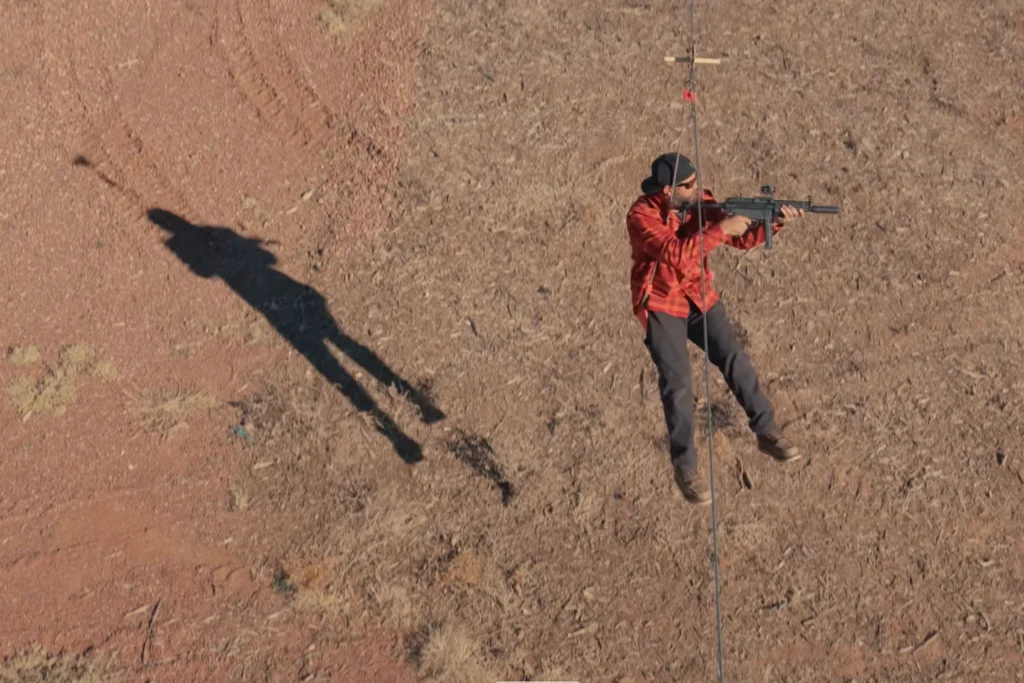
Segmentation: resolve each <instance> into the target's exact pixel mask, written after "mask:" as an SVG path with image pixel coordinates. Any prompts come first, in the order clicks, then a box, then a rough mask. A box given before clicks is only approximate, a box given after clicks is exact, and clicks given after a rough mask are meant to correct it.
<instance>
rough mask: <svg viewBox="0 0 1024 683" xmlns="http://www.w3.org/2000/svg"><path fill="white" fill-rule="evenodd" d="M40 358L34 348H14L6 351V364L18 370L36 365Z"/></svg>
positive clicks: (37, 350)
mask: <svg viewBox="0 0 1024 683" xmlns="http://www.w3.org/2000/svg"><path fill="white" fill-rule="evenodd" d="M42 358H43V357H42V355H40V353H39V349H37V348H36V347H35V346H16V347H14V348H11V349H8V350H7V362H8V363H10V364H11V365H14V366H16V367H19V368H21V367H25V366H26V365H33V364H35V363H38V362H39V361H40V360H42Z"/></svg>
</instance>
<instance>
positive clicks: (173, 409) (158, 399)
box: [131, 389, 217, 436]
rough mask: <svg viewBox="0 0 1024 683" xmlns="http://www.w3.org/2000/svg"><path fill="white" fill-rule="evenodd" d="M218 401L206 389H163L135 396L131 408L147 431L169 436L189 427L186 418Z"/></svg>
mask: <svg viewBox="0 0 1024 683" xmlns="http://www.w3.org/2000/svg"><path fill="white" fill-rule="evenodd" d="M216 403H217V400H216V399H215V398H214V397H213V396H210V395H209V394H206V393H203V392H194V391H186V390H184V389H161V390H155V391H149V392H146V393H144V394H142V395H141V396H136V397H134V398H133V399H132V406H131V410H132V412H133V413H135V414H136V415H137V416H138V418H139V420H140V422H141V423H142V428H143V429H145V430H146V431H147V432H151V433H154V434H160V435H161V436H169V435H171V434H173V433H174V432H177V431H179V430H181V429H187V428H188V423H187V422H186V421H185V418H186V417H187V416H188V415H190V414H191V413H194V412H195V411H197V410H206V409H209V408H212V407H213V406H214V405H216Z"/></svg>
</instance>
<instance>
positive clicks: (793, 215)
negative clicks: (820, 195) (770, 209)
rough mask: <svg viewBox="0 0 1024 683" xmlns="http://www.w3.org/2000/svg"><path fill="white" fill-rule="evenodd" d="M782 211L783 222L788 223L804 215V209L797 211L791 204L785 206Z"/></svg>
mask: <svg viewBox="0 0 1024 683" xmlns="http://www.w3.org/2000/svg"><path fill="white" fill-rule="evenodd" d="M780 210H781V211H782V218H783V220H787V221H792V220H796V219H797V218H800V217H801V216H803V215H804V210H803V209H795V208H793V207H792V206H790V205H789V204H783V205H782V208H781V209H780Z"/></svg>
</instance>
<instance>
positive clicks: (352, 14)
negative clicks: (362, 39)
mask: <svg viewBox="0 0 1024 683" xmlns="http://www.w3.org/2000/svg"><path fill="white" fill-rule="evenodd" d="M380 4H381V0H327V3H326V5H327V6H326V7H324V9H323V10H321V12H320V23H321V24H322V25H323V27H324V30H325V31H327V33H328V34H329V35H331V36H340V35H342V34H344V33H346V32H347V31H348V30H349V29H351V27H352V25H353V24H355V23H356V22H357V21H359V20H360V19H362V18H363V17H365V16H366V15H367V14H369V13H370V12H371V11H373V10H374V9H376V8H377V7H379V6H380Z"/></svg>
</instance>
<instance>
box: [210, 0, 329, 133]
mask: <svg viewBox="0 0 1024 683" xmlns="http://www.w3.org/2000/svg"><path fill="white" fill-rule="evenodd" d="M251 6H252V7H254V9H255V12H251V13H247V12H243V10H242V5H241V3H240V2H239V0H223V1H222V2H220V3H218V4H217V15H216V25H215V28H214V35H215V36H216V41H217V44H218V45H219V46H220V49H221V53H222V55H223V57H224V59H225V61H226V62H227V67H228V74H229V75H230V76H231V79H232V81H234V83H235V85H236V86H237V87H238V89H239V90H240V91H241V93H242V96H243V97H244V98H245V99H246V101H248V102H249V104H250V105H251V106H252V107H253V108H254V109H255V111H256V114H257V116H258V117H259V118H260V119H263V120H266V121H268V122H269V123H270V124H271V125H272V126H273V127H274V128H275V129H276V130H277V131H278V133H280V134H281V135H282V136H283V137H284V139H285V140H286V141H288V142H290V143H298V144H299V145H301V146H306V145H310V144H313V143H322V142H325V141H327V140H328V139H329V137H330V134H331V130H332V128H333V127H334V123H335V121H334V117H333V116H332V115H331V113H330V111H328V109H327V107H326V106H324V104H323V102H322V101H321V100H320V98H319V97H317V95H316V93H315V92H314V91H313V89H312V88H311V87H310V86H309V84H308V83H307V82H306V81H305V80H304V79H303V78H302V76H301V75H300V74H299V73H298V70H297V69H296V67H295V65H294V63H293V62H292V61H291V60H290V59H289V57H288V56H287V53H286V52H285V50H284V48H283V47H282V45H281V43H280V41H278V40H277V38H276V36H275V35H274V30H273V26H274V22H273V21H272V17H271V15H270V7H269V4H268V0H256V2H254V3H253V4H252V5H251Z"/></svg>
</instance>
